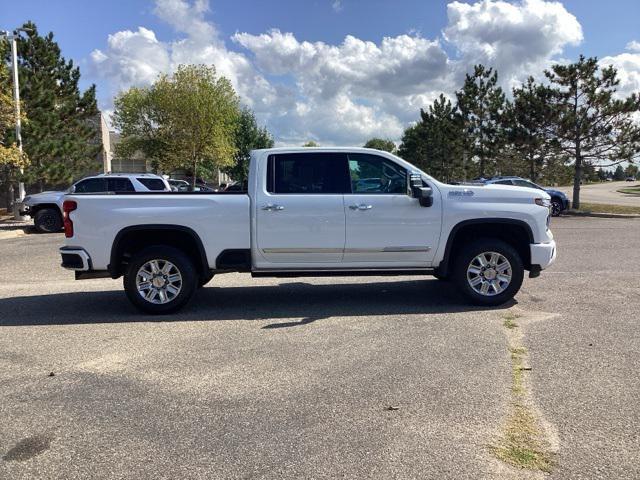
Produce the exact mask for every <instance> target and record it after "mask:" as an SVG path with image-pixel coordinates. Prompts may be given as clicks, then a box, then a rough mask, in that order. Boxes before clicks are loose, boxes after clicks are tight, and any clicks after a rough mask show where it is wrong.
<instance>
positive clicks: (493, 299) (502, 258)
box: [453, 238, 524, 306]
mask: <svg viewBox="0 0 640 480" xmlns="http://www.w3.org/2000/svg"><path fill="white" fill-rule="evenodd" d="M456 257H457V258H456V263H455V267H454V272H453V279H454V280H455V282H456V284H457V286H458V288H459V289H460V290H461V291H462V293H463V294H464V295H465V296H466V297H467V298H468V299H469V300H471V302H473V303H475V304H476V305H489V306H491V305H501V304H503V303H505V302H507V301H508V300H511V299H512V298H513V297H514V296H515V294H516V293H518V290H520V286H521V285H522V280H523V278H524V266H523V263H522V259H521V258H520V255H519V254H518V252H517V251H516V250H515V249H514V248H513V247H512V246H511V245H509V244H508V243H505V242H503V241H502V240H498V239H491V238H486V239H480V240H477V241H475V242H473V243H471V244H469V245H467V246H464V247H463V248H462V249H461V251H460V252H459V253H458V254H457V256H456Z"/></svg>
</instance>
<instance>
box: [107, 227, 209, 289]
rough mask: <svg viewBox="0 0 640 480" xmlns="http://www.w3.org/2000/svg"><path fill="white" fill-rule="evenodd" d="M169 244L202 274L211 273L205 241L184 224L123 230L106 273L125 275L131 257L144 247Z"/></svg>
mask: <svg viewBox="0 0 640 480" xmlns="http://www.w3.org/2000/svg"><path fill="white" fill-rule="evenodd" d="M152 245H168V246H171V247H174V248H177V249H179V250H181V251H183V252H184V253H185V254H186V255H187V256H188V257H189V258H190V259H191V260H192V261H193V265H194V267H195V269H196V271H197V272H198V273H199V274H202V273H203V272H208V271H209V263H208V260H207V253H206V251H205V249H204V245H203V243H202V239H201V238H200V236H199V235H198V234H197V233H196V232H195V231H194V230H193V229H191V228H189V227H185V226H183V225H165V224H149V225H131V226H128V227H125V228H123V229H122V230H120V231H119V232H118V233H117V234H116V236H115V238H114V240H113V244H112V245H111V255H110V258H109V265H108V266H107V270H108V271H109V273H110V274H111V277H112V278H118V277H120V276H121V275H123V274H124V272H125V269H126V264H127V260H128V258H130V257H131V256H132V255H133V254H135V253H137V252H139V251H140V250H142V249H144V248H145V247H149V246H152Z"/></svg>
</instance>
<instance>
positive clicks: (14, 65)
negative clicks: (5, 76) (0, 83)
mask: <svg viewBox="0 0 640 480" xmlns="http://www.w3.org/2000/svg"><path fill="white" fill-rule="evenodd" d="M27 31H30V29H27V28H17V29H15V30H14V31H13V32H9V31H6V30H5V31H3V32H0V37H6V38H7V40H8V41H9V42H11V70H12V71H13V102H14V112H15V116H16V144H17V145H18V150H20V153H22V133H21V126H22V125H21V122H20V81H19V79H18V46H17V43H16V40H17V39H18V37H19V36H20V32H27ZM22 174H24V169H23V168H22V167H20V175H22ZM24 195H25V191H24V182H22V181H20V182H19V183H18V201H19V202H22V201H23V200H24ZM13 214H14V217H15V219H16V220H24V217H22V216H21V215H20V211H19V206H18V202H14V205H13Z"/></svg>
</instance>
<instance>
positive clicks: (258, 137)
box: [223, 108, 273, 182]
mask: <svg viewBox="0 0 640 480" xmlns="http://www.w3.org/2000/svg"><path fill="white" fill-rule="evenodd" d="M234 142H235V147H236V153H235V155H234V156H233V164H232V165H230V166H228V167H225V168H224V169H223V170H224V172H225V173H227V174H228V175H229V176H230V177H231V178H232V179H234V180H236V181H238V182H244V181H245V180H246V179H247V176H248V174H249V157H250V153H251V150H254V149H259V148H271V147H273V137H272V136H271V134H270V133H269V132H268V131H267V129H266V128H265V127H260V126H259V125H258V122H257V121H256V116H255V115H254V114H253V112H252V111H251V110H250V109H248V108H244V109H243V110H242V111H241V112H240V117H239V119H238V125H237V127H236V131H235V136H234Z"/></svg>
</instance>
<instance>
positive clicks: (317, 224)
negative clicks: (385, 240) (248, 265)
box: [256, 152, 349, 268]
mask: <svg viewBox="0 0 640 480" xmlns="http://www.w3.org/2000/svg"><path fill="white" fill-rule="evenodd" d="M265 173H266V175H263V176H262V179H261V181H259V182H258V189H257V195H256V199H257V204H256V209H257V210H256V227H257V228H256V243H257V247H258V253H259V255H260V257H261V259H259V260H257V265H258V266H259V267H260V266H263V267H264V266H265V265H266V267H267V268H269V267H276V266H277V267H278V268H283V264H290V265H291V266H292V267H301V268H304V267H305V265H310V266H311V265H312V266H314V267H318V266H319V265H318V264H322V263H326V264H333V263H339V262H340V261H341V260H342V255H343V251H344V242H345V213H344V205H343V192H344V191H345V190H346V189H348V182H349V179H348V172H347V161H346V155H345V154H344V153H339V152H308V153H307V152H305V153H282V154H273V155H270V156H269V158H268V160H267V168H266V172H265ZM261 264H262V265H261Z"/></svg>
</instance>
